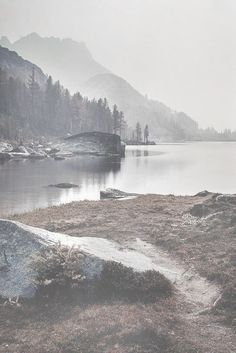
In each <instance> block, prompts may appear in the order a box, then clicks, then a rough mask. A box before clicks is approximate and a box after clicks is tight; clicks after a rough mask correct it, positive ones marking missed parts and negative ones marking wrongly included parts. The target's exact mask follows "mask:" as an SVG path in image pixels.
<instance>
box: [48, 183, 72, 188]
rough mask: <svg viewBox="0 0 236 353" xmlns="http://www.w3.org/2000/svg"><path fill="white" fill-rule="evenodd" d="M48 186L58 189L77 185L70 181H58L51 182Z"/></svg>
mask: <svg viewBox="0 0 236 353" xmlns="http://www.w3.org/2000/svg"><path fill="white" fill-rule="evenodd" d="M48 186H49V187H53V188H59V189H71V188H78V187H79V185H77V184H71V183H59V184H51V185H48Z"/></svg>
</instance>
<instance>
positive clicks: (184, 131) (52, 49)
mask: <svg viewBox="0 0 236 353" xmlns="http://www.w3.org/2000/svg"><path fill="white" fill-rule="evenodd" d="M1 43H2V45H3V44H5V45H6V46H8V47H10V48H11V49H14V50H16V51H17V52H18V53H19V54H20V55H22V56H23V57H25V58H27V59H29V60H31V61H32V62H34V63H36V64H37V65H39V66H40V67H41V68H42V69H43V70H44V72H47V73H50V74H51V75H52V76H53V77H54V78H55V79H59V80H60V81H61V82H62V84H63V85H64V86H66V87H68V88H69V89H70V90H71V91H72V92H75V91H78V90H79V91H80V92H81V93H82V94H83V95H85V96H87V97H88V98H90V99H92V98H94V97H95V98H96V99H98V98H100V97H102V98H104V97H106V98H107V99H108V102H109V105H110V106H111V105H113V104H117V105H118V107H119V109H121V110H122V111H123V112H124V114H125V118H126V120H127V122H128V124H129V126H130V127H132V128H134V127H135V125H136V123H137V122H138V121H139V122H140V124H141V126H142V127H144V125H146V124H148V125H149V130H150V134H151V138H153V139H159V140H168V141H172V140H186V139H194V138H196V136H197V134H198V126H197V123H196V122H195V121H194V120H193V119H191V118H190V117H189V116H187V115H186V114H185V113H178V112H175V111H173V110H172V109H170V108H169V107H167V106H165V105H164V104H162V103H160V102H158V101H154V100H149V99H147V98H146V97H144V96H143V95H142V94H140V93H139V92H138V91H137V90H135V88H134V87H132V86H131V85H130V84H129V83H128V82H127V81H126V80H124V79H123V78H121V77H118V76H116V75H114V74H113V73H111V72H109V71H108V70H107V69H106V68H104V67H103V66H102V65H100V64H99V63H97V62H96V61H95V60H94V59H93V57H92V55H91V53H90V52H89V51H88V49H87V47H86V45H85V44H84V43H82V42H81V43H77V42H75V41H73V40H71V39H62V40H61V39H58V38H53V37H51V38H42V37H40V36H39V35H38V34H36V33H32V34H30V35H27V36H26V37H23V38H21V39H19V40H18V41H16V42H15V43H10V42H9V40H8V39H7V38H6V37H3V38H2V39H1V41H0V45H1Z"/></svg>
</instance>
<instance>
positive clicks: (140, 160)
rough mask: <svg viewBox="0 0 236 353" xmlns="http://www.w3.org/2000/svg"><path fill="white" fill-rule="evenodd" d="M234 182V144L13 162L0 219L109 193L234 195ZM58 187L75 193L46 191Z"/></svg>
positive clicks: (3, 179) (1, 172)
mask: <svg viewBox="0 0 236 353" xmlns="http://www.w3.org/2000/svg"><path fill="white" fill-rule="evenodd" d="M235 180H236V143H234V142H232V143H230V142H227V143H223V142H214V143H213V142H209V143H207V142H199V143H184V144H160V145H156V146H129V147H127V152H126V158H123V159H120V158H117V157H112V158H107V157H106V158H105V157H88V156H81V157H76V158H72V159H67V160H64V161H54V160H51V159H46V160H42V161H30V160H25V161H14V160H12V161H10V162H7V163H4V164H1V165H0V192H1V199H0V214H1V215H6V214H12V213H16V212H24V211H29V210H33V209H36V208H41V207H47V206H51V205H58V204H61V203H67V202H70V201H74V200H84V199H89V200H98V199H99V192H100V190H102V189H105V188H108V187H111V188H117V189H120V190H124V191H127V192H136V193H144V194H146V193H158V194H175V195H194V194H195V193H197V192H199V191H201V190H204V189H207V190H209V191H214V192H222V193H235V192H236V185H235ZM61 182H70V183H74V184H78V185H79V188H74V189H69V190H68V189H57V188H52V187H48V185H50V184H57V183H61Z"/></svg>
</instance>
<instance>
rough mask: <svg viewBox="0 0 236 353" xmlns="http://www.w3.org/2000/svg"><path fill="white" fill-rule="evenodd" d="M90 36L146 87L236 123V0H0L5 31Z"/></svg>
mask: <svg viewBox="0 0 236 353" xmlns="http://www.w3.org/2000/svg"><path fill="white" fill-rule="evenodd" d="M31 32H38V33H39V34H40V35H42V36H56V37H61V38H64V37H70V38H72V39H75V40H78V41H84V42H86V44H87V46H88V48H89V49H90V51H91V52H92V54H93V56H94V58H95V59H96V60H97V61H98V62H100V63H101V64H103V65H104V66H106V67H107V68H109V69H110V70H112V71H113V72H114V73H116V74H117V75H120V76H122V77H123V78H125V79H127V80H128V81H129V82H130V83H131V84H132V85H133V86H134V87H135V88H137V89H138V90H139V91H140V92H141V93H143V94H148V96H149V97H151V98H156V99H158V100H159V101H162V102H164V103H166V104H167V105H169V106H170V107H171V108H173V109H176V110H180V111H185V112H186V113H188V114H190V115H191V116H192V117H193V118H194V119H196V120H197V121H198V122H199V123H200V125H201V126H203V127H206V126H208V125H214V126H215V127H216V128H218V129H221V128H224V127H226V126H227V127H230V128H234V129H236V99H235V98H236V1H235V0H0V36H1V35H7V36H9V38H10V39H11V40H16V39H18V38H19V37H21V36H24V35H26V34H28V33H31Z"/></svg>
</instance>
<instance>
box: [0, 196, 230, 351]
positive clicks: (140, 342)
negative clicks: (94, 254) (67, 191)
mask: <svg viewBox="0 0 236 353" xmlns="http://www.w3.org/2000/svg"><path fill="white" fill-rule="evenodd" d="M235 211H236V198H234V197H228V198H227V197H225V198H219V197H217V195H213V194H209V195H206V196H205V197H202V196H196V197H190V196H186V197H180V196H179V197H175V196H172V195H169V196H161V195H143V196H139V197H137V198H135V199H130V200H123V201H118V200H116V201H83V202H73V203H71V204H66V205H62V206H59V207H51V208H48V209H41V210H36V211H34V212H31V213H27V214H23V215H16V216H14V217H13V219H14V220H18V221H20V222H23V223H26V224H29V225H32V226H37V227H42V228H45V229H47V230H51V231H56V232H61V233H66V234H69V235H73V236H92V237H93V236H96V237H103V238H108V239H113V240H115V241H118V242H120V243H121V244H123V245H125V244H127V243H129V242H131V241H133V240H135V239H136V238H139V239H142V240H144V241H146V242H148V243H150V244H152V245H153V246H155V247H156V249H160V250H161V251H163V252H164V253H166V254H168V255H169V256H170V257H171V258H172V259H174V260H175V261H177V262H178V263H179V264H180V265H181V266H183V267H184V268H186V270H189V269H191V270H193V271H195V272H196V273H197V274H198V275H200V276H202V277H204V278H206V279H207V280H208V281H210V282H211V283H214V284H215V285H217V286H218V288H219V293H220V295H219V298H218V300H217V301H216V303H215V305H214V306H212V307H211V308H206V310H199V307H198V306H196V305H195V304H194V303H193V302H191V300H189V299H187V298H186V297H185V295H184V293H181V292H180V291H178V290H176V291H175V294H174V296H173V297H171V298H168V299H166V300H161V301H159V302H157V303H155V304H141V303H126V302H123V301H120V302H117V301H116V302H107V303H87V304H86V305H85V304H84V303H82V302H81V300H79V299H75V298H73V299H71V300H69V299H68V298H67V299H66V298H65V299H64V300H63V301H61V300H60V301H59V300H58V299H56V298H55V299H54V300H51V301H50V302H47V301H46V302H41V303H35V302H26V303H22V304H21V306H20V307H15V306H3V305H1V306H0V352H1V353H3V352H4V353H5V352H12V353H13V352H14V353H20V352H21V353H28V352H35V353H37V352H42V353H44V352H45V353H46V352H48V353H49V352H50V353H51V352H52V353H54V352H55V353H56V352H59V353H61V352H63V353H75V352H78V353H80V352H81V353H100V352H101V353H102V352H106V353H113V352H114V353H131V352H135V353H136V352H137V353H138V352H139V353H154V352H155V353H158V352H160V353H161V352H163V353H164V352H172V353H173V352H176V353H198V352H199V353H203V352H204V353H208V352H209V353H211V352H212V353H213V352H214V353H223V352H224V353H233V352H235V347H236V334H235V327H236V316H235V312H236V294H235V293H236V290H235V289H236V286H235V279H236V273H235V272H236V242H235V237H236V213H235Z"/></svg>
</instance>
